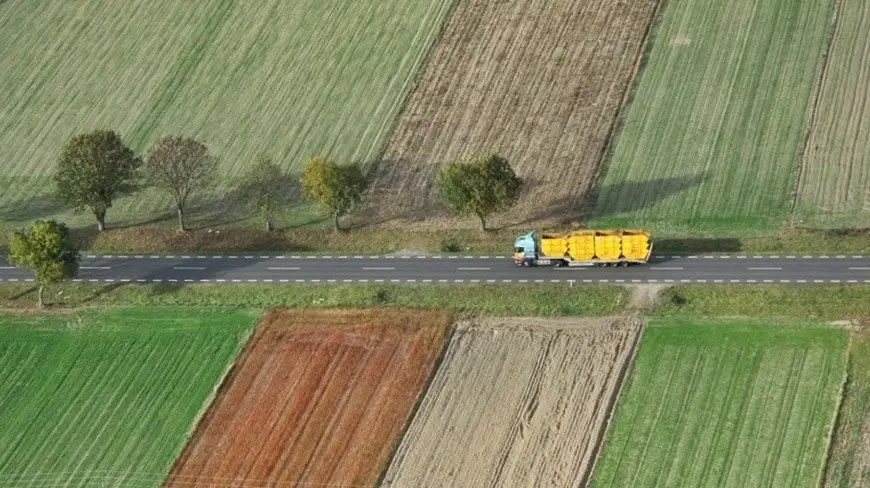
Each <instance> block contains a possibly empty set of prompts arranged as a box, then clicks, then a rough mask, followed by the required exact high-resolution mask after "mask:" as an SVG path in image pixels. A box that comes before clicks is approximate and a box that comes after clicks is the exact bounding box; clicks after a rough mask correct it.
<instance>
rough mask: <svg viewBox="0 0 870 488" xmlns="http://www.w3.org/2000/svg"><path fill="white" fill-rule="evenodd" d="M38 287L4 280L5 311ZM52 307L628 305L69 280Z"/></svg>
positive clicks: (471, 289) (618, 299)
mask: <svg viewBox="0 0 870 488" xmlns="http://www.w3.org/2000/svg"><path fill="white" fill-rule="evenodd" d="M35 300H36V299H35V289H34V288H33V287H31V286H26V285H21V284H0V308H4V307H5V308H32V307H33V306H34V304H35V303H36V301H35ZM46 301H47V302H48V303H51V304H53V306H54V307H56V308H57V307H79V306H118V305H125V306H151V305H173V306H175V305H178V306H220V307H241V308H246V309H251V308H256V309H262V308H268V307H276V306H287V307H423V308H437V309H447V310H451V311H454V312H460V313H473V314H483V315H493V316H511V315H529V316H562V315H591V316H596V315H611V314H614V313H617V312H619V311H620V310H622V309H624V308H625V306H626V304H627V302H628V293H627V291H626V290H625V289H624V288H622V287H618V286H592V285H589V286H573V287H571V286H568V285H513V286H501V285H473V284H465V285H461V286H456V285H440V284H439V285H436V284H430V285H373V284H368V285H367V284H353V285H330V284H318V285H295V284H280V285H279V284H275V285H269V284H253V283H240V284H237V285H236V284H234V285H227V286H222V285H205V284H192V285H185V286H181V285H179V286H174V285H172V284H164V285H138V284H136V285H134V284H128V285H124V286H117V285H115V286H113V285H99V284H86V283H81V284H77V283H71V284H65V285H59V286H56V287H52V288H51V289H50V291H48V292H46Z"/></svg>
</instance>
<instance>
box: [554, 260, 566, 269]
mask: <svg viewBox="0 0 870 488" xmlns="http://www.w3.org/2000/svg"><path fill="white" fill-rule="evenodd" d="M564 265H565V262H564V261H562V260H561V259H557V260H555V261H553V267H554V268H561V267H562V266H564Z"/></svg>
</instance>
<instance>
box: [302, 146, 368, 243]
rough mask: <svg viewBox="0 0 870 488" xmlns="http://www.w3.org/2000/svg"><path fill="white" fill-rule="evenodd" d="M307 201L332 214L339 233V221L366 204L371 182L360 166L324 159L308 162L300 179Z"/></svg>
mask: <svg viewBox="0 0 870 488" xmlns="http://www.w3.org/2000/svg"><path fill="white" fill-rule="evenodd" d="M299 184H300V186H301V187H302V194H303V196H304V198H305V199H306V200H308V201H310V202H313V203H314V204H316V205H317V206H318V207H320V208H321V209H323V210H324V211H327V212H329V214H330V215H332V223H333V228H334V229H335V231H339V230H340V229H341V227H340V226H339V218H340V217H341V216H343V215H345V214H346V213H347V212H349V211H350V210H351V209H352V208H353V207H354V206H355V205H357V204H358V203H359V202H360V201H362V196H363V193H364V192H365V191H366V188H368V185H369V181H368V180H367V179H366V177H365V176H364V175H363V174H362V171H361V170H360V168H359V166H357V165H351V166H338V165H336V164H334V163H332V162H330V161H327V160H326V159H324V158H321V157H313V158H311V159H310V160H308V164H306V166H305V169H304V170H303V171H302V175H300V177H299Z"/></svg>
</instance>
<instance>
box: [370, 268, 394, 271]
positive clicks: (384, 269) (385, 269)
mask: <svg viewBox="0 0 870 488" xmlns="http://www.w3.org/2000/svg"><path fill="white" fill-rule="evenodd" d="M395 269H396V268H389V267H374V268H363V271H395Z"/></svg>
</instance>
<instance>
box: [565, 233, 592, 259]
mask: <svg viewBox="0 0 870 488" xmlns="http://www.w3.org/2000/svg"><path fill="white" fill-rule="evenodd" d="M568 255H569V256H571V259H573V260H574V261H589V260H590V259H592V258H594V257H595V231H590V230H578V231H574V232H572V233H571V234H570V236H569V237H568Z"/></svg>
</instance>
